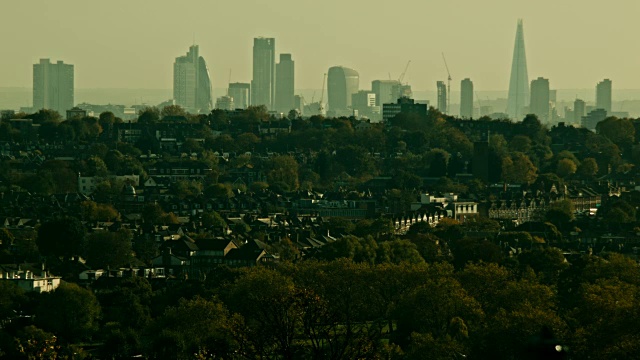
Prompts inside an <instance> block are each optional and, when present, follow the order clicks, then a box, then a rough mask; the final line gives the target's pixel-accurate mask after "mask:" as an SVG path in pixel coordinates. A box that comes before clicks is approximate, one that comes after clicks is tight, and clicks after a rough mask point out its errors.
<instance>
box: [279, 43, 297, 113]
mask: <svg viewBox="0 0 640 360" xmlns="http://www.w3.org/2000/svg"><path fill="white" fill-rule="evenodd" d="M294 70H295V62H294V61H293V60H292V59H291V54H280V62H279V63H278V64H277V65H276V108H275V109H276V111H278V112H281V113H285V114H286V113H288V112H289V111H290V110H293V109H294V108H295V105H294V101H293V96H294V95H295V94H294V92H295V88H294V87H295V85H294V84H295V72H294Z"/></svg>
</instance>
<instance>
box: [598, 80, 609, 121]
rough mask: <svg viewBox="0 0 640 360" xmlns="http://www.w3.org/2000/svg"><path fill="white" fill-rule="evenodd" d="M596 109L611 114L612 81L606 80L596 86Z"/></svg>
mask: <svg viewBox="0 0 640 360" xmlns="http://www.w3.org/2000/svg"><path fill="white" fill-rule="evenodd" d="M596 109H605V110H606V111H607V114H611V80H609V79H604V80H602V81H601V82H599V83H598V85H597V86H596Z"/></svg>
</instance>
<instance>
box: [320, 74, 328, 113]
mask: <svg viewBox="0 0 640 360" xmlns="http://www.w3.org/2000/svg"><path fill="white" fill-rule="evenodd" d="M326 82H327V73H325V74H324V76H323V77H322V93H320V105H319V106H318V112H320V115H322V112H323V111H324V103H323V101H324V86H325V85H326Z"/></svg>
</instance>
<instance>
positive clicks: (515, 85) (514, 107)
mask: <svg viewBox="0 0 640 360" xmlns="http://www.w3.org/2000/svg"><path fill="white" fill-rule="evenodd" d="M527 101H529V75H528V72H527V56H526V53H525V50H524V30H522V20H518V30H517V31H516V43H515V46H514V48H513V62H512V63H511V80H510V81H509V98H508V100H507V114H508V115H509V116H510V117H511V118H514V119H517V120H522V118H523V117H524V115H525V114H524V110H525V107H527V106H528V105H529V104H528V103H527Z"/></svg>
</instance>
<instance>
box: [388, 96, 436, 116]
mask: <svg viewBox="0 0 640 360" xmlns="http://www.w3.org/2000/svg"><path fill="white" fill-rule="evenodd" d="M427 109H428V104H418V103H416V102H415V101H414V100H413V99H409V98H400V99H398V100H397V101H396V102H395V103H391V104H383V105H382V119H383V121H385V122H388V121H389V120H390V119H393V118H394V117H395V116H396V115H398V114H401V113H402V114H417V115H420V116H426V115H427Z"/></svg>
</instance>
